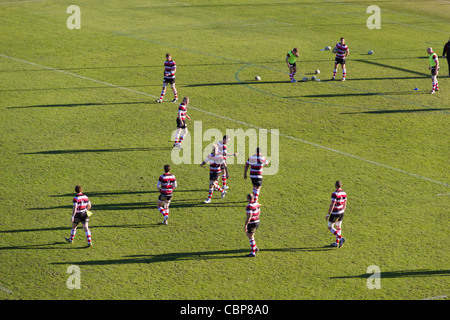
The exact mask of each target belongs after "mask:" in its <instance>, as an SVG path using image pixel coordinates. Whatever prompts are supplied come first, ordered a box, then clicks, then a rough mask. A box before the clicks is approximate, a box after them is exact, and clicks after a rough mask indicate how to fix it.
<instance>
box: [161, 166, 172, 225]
mask: <svg viewBox="0 0 450 320" xmlns="http://www.w3.org/2000/svg"><path fill="white" fill-rule="evenodd" d="M156 188H157V189H158V190H159V193H160V195H159V198H158V210H159V212H161V214H162V215H163V217H164V221H163V222H162V223H161V224H166V225H167V224H168V221H167V220H168V219H169V205H170V200H172V196H173V190H175V189H176V188H177V180H176V179H175V176H174V175H173V174H171V173H170V165H168V164H166V165H165V166H164V174H162V175H161V176H159V179H158V184H157V185H156Z"/></svg>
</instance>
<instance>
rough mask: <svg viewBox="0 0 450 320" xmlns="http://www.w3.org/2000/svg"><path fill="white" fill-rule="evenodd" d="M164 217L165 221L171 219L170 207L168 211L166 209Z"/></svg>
mask: <svg viewBox="0 0 450 320" xmlns="http://www.w3.org/2000/svg"><path fill="white" fill-rule="evenodd" d="M163 216H164V221H166V220H167V219H169V208H168V207H167V208H166V209H164V213H163Z"/></svg>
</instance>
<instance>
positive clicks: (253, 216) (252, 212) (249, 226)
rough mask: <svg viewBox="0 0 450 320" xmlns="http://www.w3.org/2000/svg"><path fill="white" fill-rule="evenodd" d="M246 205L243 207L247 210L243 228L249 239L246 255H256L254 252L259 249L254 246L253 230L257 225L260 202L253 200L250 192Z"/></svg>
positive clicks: (254, 230)
mask: <svg viewBox="0 0 450 320" xmlns="http://www.w3.org/2000/svg"><path fill="white" fill-rule="evenodd" d="M247 201H248V204H247V207H246V208H245V210H246V212H247V219H246V220H245V226H244V230H245V233H246V234H247V238H248V240H249V241H250V249H251V251H250V253H249V254H248V255H247V257H256V253H258V251H259V249H258V247H257V246H256V241H255V232H256V229H258V227H259V214H260V204H259V203H258V201H256V200H254V196H253V194H252V193H249V194H248V195H247Z"/></svg>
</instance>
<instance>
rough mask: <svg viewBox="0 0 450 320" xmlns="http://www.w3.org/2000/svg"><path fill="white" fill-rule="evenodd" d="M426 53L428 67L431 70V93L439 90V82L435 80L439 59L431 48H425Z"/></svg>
mask: <svg viewBox="0 0 450 320" xmlns="http://www.w3.org/2000/svg"><path fill="white" fill-rule="evenodd" d="M427 53H428V54H429V55H430V66H429V67H428V69H430V70H431V83H432V85H433V88H432V89H431V92H430V93H431V94H434V93H435V92H436V91H439V82H438V80H437V75H438V73H439V60H438V56H437V54H436V52H433V49H432V48H427Z"/></svg>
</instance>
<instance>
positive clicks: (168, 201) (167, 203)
mask: <svg viewBox="0 0 450 320" xmlns="http://www.w3.org/2000/svg"><path fill="white" fill-rule="evenodd" d="M169 205H170V200H166V201H164V214H163V216H164V221H163V224H167V219H169Z"/></svg>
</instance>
